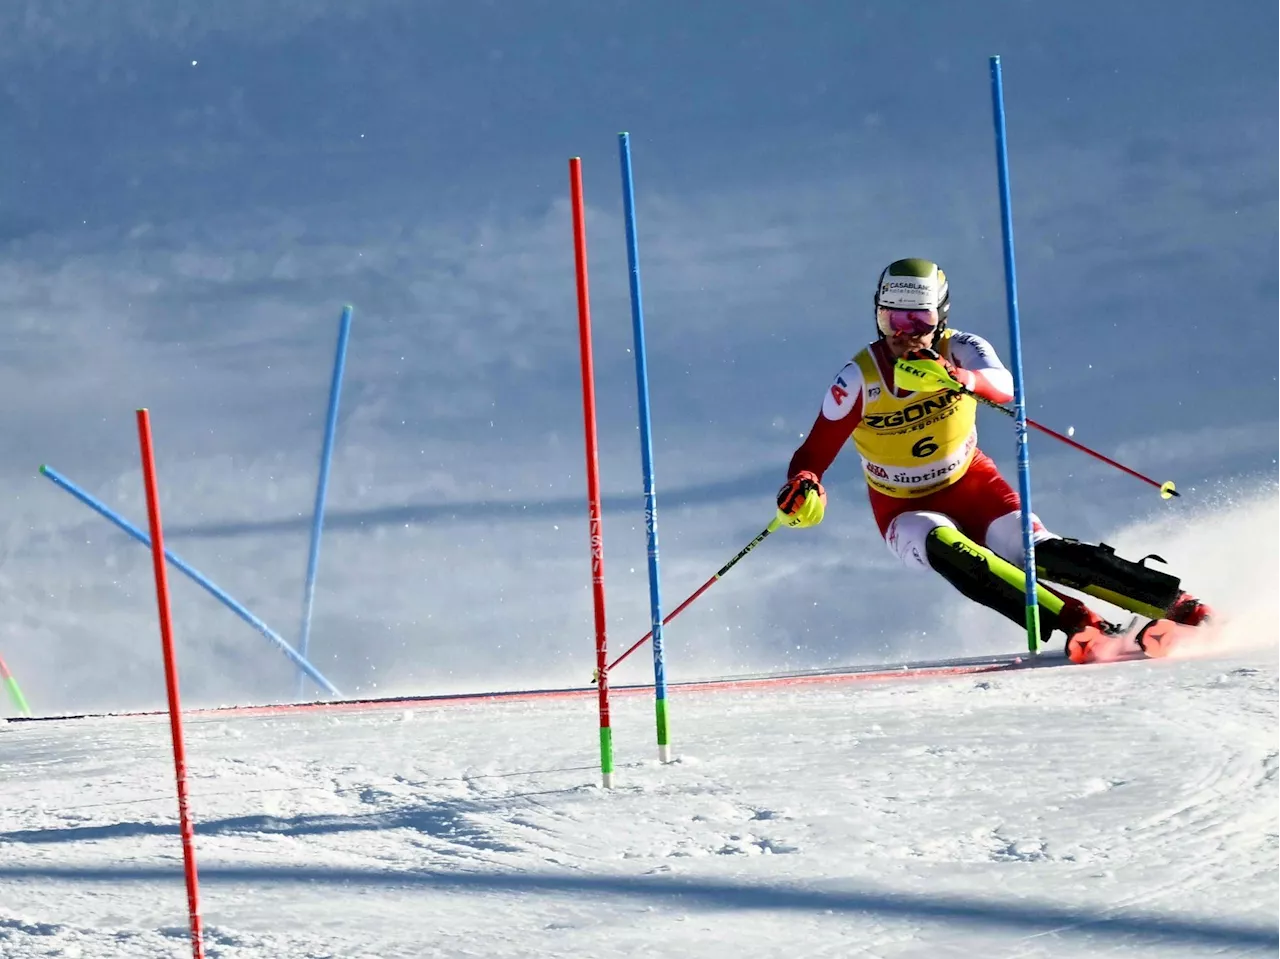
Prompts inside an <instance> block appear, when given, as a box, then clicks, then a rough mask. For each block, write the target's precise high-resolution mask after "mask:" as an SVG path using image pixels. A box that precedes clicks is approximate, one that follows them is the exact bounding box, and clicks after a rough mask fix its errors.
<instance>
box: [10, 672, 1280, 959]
mask: <svg viewBox="0 0 1280 959" xmlns="http://www.w3.org/2000/svg"><path fill="white" fill-rule="evenodd" d="M1276 700H1277V668H1276V655H1275V650H1274V648H1270V649H1262V650H1257V649H1254V650H1236V651H1234V652H1230V653H1227V654H1224V655H1223V656H1221V657H1219V658H1215V659H1212V660H1202V659H1181V660H1165V661H1158V662H1151V661H1143V662H1137V663H1126V664H1110V665H1104V666H1087V667H1069V666H1066V667H1061V668H1052V669H1039V670H1027V671H1023V672H1018V673H1012V674H1004V673H1002V674H999V675H995V676H986V677H981V676H977V677H974V676H970V677H957V678H953V679H935V680H923V681H921V680H917V681H884V682H879V683H832V684H829V685H822V686H809V687H804V688H797V687H770V688H760V689H751V690H736V691H700V692H690V693H686V694H683V695H678V696H677V697H676V699H675V700H674V702H673V711H674V715H675V717H676V746H677V753H678V757H679V758H678V759H677V761H675V762H673V763H670V764H667V765H660V764H658V763H657V761H656V760H655V759H654V758H653V757H654V755H655V749H654V746H653V742H652V705H651V703H650V701H649V698H648V697H647V696H645V695H639V694H635V695H631V696H626V697H620V698H619V699H618V701H617V702H616V703H615V716H614V725H615V728H616V730H617V758H618V761H619V768H618V771H617V784H616V788H614V789H612V790H605V789H602V788H601V787H600V786H599V785H598V783H599V770H598V767H597V762H598V755H597V753H596V749H595V746H596V730H595V724H596V715H595V710H594V702H593V700H592V699H591V698H590V697H589V696H584V697H580V698H569V699H563V698H562V699H541V700H532V701H524V702H508V703H488V704H470V705H456V704H455V705H442V706H425V707H418V708H413V709H405V708H383V709H369V710H366V711H359V712H352V711H346V712H337V711H330V712H322V711H319V710H320V709H324V708H325V707H320V708H319V709H313V710H312V711H310V712H305V713H299V712H293V713H285V714H278V715H270V716H254V717H241V718H236V717H235V716H234V715H232V716H228V715H225V714H222V715H217V714H215V715H209V714H203V715H199V716H193V717H191V718H189V719H188V721H187V725H186V729H187V740H188V761H189V766H190V785H191V793H192V798H191V807H192V810H193V814H194V816H195V818H196V821H197V826H196V840H195V841H196V846H197V850H198V858H199V865H200V878H201V901H202V912H203V917H204V921H205V923H206V937H207V947H208V955H209V956H212V957H218V959H233V957H234V959H250V957H254V959H277V957H285V956H288V957H311V959H319V957H329V956H342V957H349V959H356V957H361V959H374V957H377V959H392V957H397V959H399V957H403V959H410V957H413V959H417V957H449V959H461V957H472V956H487V957H517V956H519V957H526V956H529V957H534V956H547V957H551V956H566V955H579V956H592V957H601V959H608V957H614V956H616V957H619V959H621V957H624V956H635V955H649V956H672V957H690V959H694V957H698V959H701V957H705V956H708V955H740V956H744V957H745V956H752V957H754V956H773V957H791V956H796V955H805V956H826V957H840V959H844V957H851V956H866V957H885V959H890V957H893V959H900V957H919V959H925V957H929V959H932V957H937V956H950V957H957V959H959V957H968V956H976V955H982V956H989V957H993V959H994V957H1020V959H1029V957H1050V956H1052V957H1078V959H1086V957H1089V959H1093V957H1112V959H1140V957H1150V959H1156V957H1160V959H1167V957H1196V956H1203V957H1210V956H1214V957H1223V956H1234V957H1243V956H1274V955H1275V953H1276V949H1277V944H1278V943H1277V935H1276V930H1277V908H1276V906H1277V895H1278V892H1280V890H1278V888H1277V871H1276V861H1277V809H1278V802H1277V800H1278V798H1280V797H1278V795H1277V776H1276V770H1277V753H1276V725H1277V716H1276ZM172 773H173V765H172V758H171V756H170V752H169V731H168V726H167V723H166V722H165V721H164V719H163V718H162V717H149V718H148V717H141V718H139V717H135V718H122V717H116V718H102V719H93V720H81V721H67V720H61V721H49V722H36V723H10V724H7V725H6V726H2V727H0V776H2V777H3V781H4V783H5V802H4V803H3V804H0V889H2V890H3V895H0V955H3V956H5V957H15V959H16V957H23V959H25V957H37V956H40V957H46V956H48V957H53V956H59V957H69V956H94V957H96V959H158V957H166V959H168V957H177V956H183V955H189V954H190V951H189V948H190V947H189V944H188V942H187V939H186V936H187V933H186V912H185V908H186V900H185V894H184V887H183V878H182V865H181V851H180V845H179V838H178V835H177V824H176V802H175V798H174V786H173V780H172Z"/></svg>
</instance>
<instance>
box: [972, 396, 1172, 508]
mask: <svg viewBox="0 0 1280 959" xmlns="http://www.w3.org/2000/svg"><path fill="white" fill-rule="evenodd" d="M964 392H966V393H969V391H968V390H965V391H964ZM969 395H970V396H972V397H973V398H974V399H975V400H977V401H978V402H979V403H985V404H986V405H987V406H990V407H991V408H992V409H994V410H999V411H1000V412H1001V413H1004V414H1005V415H1006V416H1013V410H1011V409H1009V408H1008V407H1007V406H1001V405H1000V404H999V403H997V402H996V401H995V400H989V399H987V398H986V397H985V396H978V394H976V393H969ZM1027 425H1028V426H1033V427H1035V428H1036V429H1038V430H1039V431H1040V432H1041V433H1045V434H1047V435H1049V436H1052V437H1053V438H1054V439H1055V440H1062V442H1064V443H1066V444H1067V445H1068V446H1073V447H1075V448H1076V449H1078V450H1079V451H1080V452H1081V453H1088V454H1089V455H1090V456H1092V457H1094V458H1095V459H1100V460H1102V462H1104V463H1106V464H1107V465H1108V466H1114V467H1115V468H1116V469H1118V470H1120V471H1121V472H1122V473H1128V474H1129V475H1130V476H1132V477H1134V478H1135V479H1140V480H1142V482H1144V483H1150V484H1151V485H1152V486H1154V487H1155V488H1156V489H1158V490H1159V491H1160V496H1161V497H1162V498H1164V499H1169V498H1170V497H1173V496H1181V495H1182V494H1181V493H1179V492H1178V491H1177V489H1175V488H1174V485H1173V480H1166V481H1165V482H1163V483H1158V482H1156V481H1155V480H1153V479H1152V478H1151V477H1150V476H1143V475H1142V474H1141V473H1139V472H1138V471H1137V470H1131V469H1129V467H1127V466H1125V465H1124V464H1123V463H1117V462H1116V461H1115V460H1113V459H1112V458H1111V457H1109V456H1103V455H1102V454H1101V453H1099V452H1098V451H1097V450H1091V449H1089V447H1087V446H1085V445H1084V444H1083V443H1077V442H1076V441H1075V440H1073V439H1071V438H1070V437H1069V436H1063V435H1062V434H1061V433H1059V432H1058V431H1057V430H1051V429H1049V427H1047V426H1043V425H1041V424H1040V423H1037V422H1036V421H1035V420H1032V419H1028V420H1027Z"/></svg>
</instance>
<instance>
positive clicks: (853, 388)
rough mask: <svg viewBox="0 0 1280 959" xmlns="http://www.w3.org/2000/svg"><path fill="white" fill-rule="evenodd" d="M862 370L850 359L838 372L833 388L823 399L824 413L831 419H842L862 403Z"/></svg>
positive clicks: (832, 384)
mask: <svg viewBox="0 0 1280 959" xmlns="http://www.w3.org/2000/svg"><path fill="white" fill-rule="evenodd" d="M861 400H862V370H860V369H859V368H858V364H857V363H855V362H853V361H852V360H850V361H849V362H848V364H846V365H845V368H844V369H842V370H841V371H840V372H839V373H837V374H836V378H835V380H834V381H833V382H832V383H831V388H830V389H829V390H827V395H826V396H825V397H823V400H822V415H823V416H825V417H826V418H827V419H829V420H842V419H844V418H845V417H846V416H848V415H849V414H850V413H852V412H853V411H854V410H855V409H857V408H859V407H860V406H861V405H862V404H861V402H860V401H861Z"/></svg>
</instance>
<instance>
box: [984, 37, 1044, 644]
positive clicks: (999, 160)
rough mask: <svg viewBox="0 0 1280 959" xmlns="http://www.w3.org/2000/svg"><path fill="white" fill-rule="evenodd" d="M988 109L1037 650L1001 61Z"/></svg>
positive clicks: (1031, 640) (994, 69) (1034, 637)
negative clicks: (992, 123)
mask: <svg viewBox="0 0 1280 959" xmlns="http://www.w3.org/2000/svg"><path fill="white" fill-rule="evenodd" d="M991 108H992V114H993V116H994V119H995V132H996V171H997V174H998V177H999V183H1000V227H1001V233H1002V234H1003V237H1004V285H1005V301H1006V305H1007V307H1008V311H1009V354H1010V359H1011V360H1012V366H1013V431H1014V433H1015V435H1016V436H1017V441H1018V495H1019V496H1020V497H1021V499H1022V550H1023V560H1022V568H1023V571H1024V573H1025V574H1026V580H1027V582H1026V589H1027V594H1026V595H1027V649H1028V650H1030V651H1031V652H1032V653H1035V652H1037V650H1038V648H1039V645H1040V606H1039V604H1038V602H1037V600H1036V544H1035V532H1034V530H1033V529H1032V521H1031V451H1030V448H1029V446H1028V443H1027V439H1028V437H1027V394H1026V388H1025V384H1024V382H1023V377H1022V328H1021V325H1020V324H1019V322H1018V271H1017V266H1016V264H1015V262H1014V256H1013V200H1012V195H1011V194H1012V191H1011V189H1010V186H1009V150H1008V144H1007V139H1006V135H1005V122H1004V78H1003V74H1002V72H1001V69H1000V57H999V56H994V57H992V58H991Z"/></svg>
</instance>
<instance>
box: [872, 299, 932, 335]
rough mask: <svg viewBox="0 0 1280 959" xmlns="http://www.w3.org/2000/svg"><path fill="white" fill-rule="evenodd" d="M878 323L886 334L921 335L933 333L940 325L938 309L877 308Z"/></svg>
mask: <svg viewBox="0 0 1280 959" xmlns="http://www.w3.org/2000/svg"><path fill="white" fill-rule="evenodd" d="M876 323H877V324H878V325H879V327H880V332H882V333H883V334H884V335H885V336H919V335H920V334H921V333H932V332H933V330H934V329H935V328H937V326H938V311H937V310H932V309H930V310H895V309H891V308H890V307H887V306H881V307H877V308H876Z"/></svg>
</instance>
